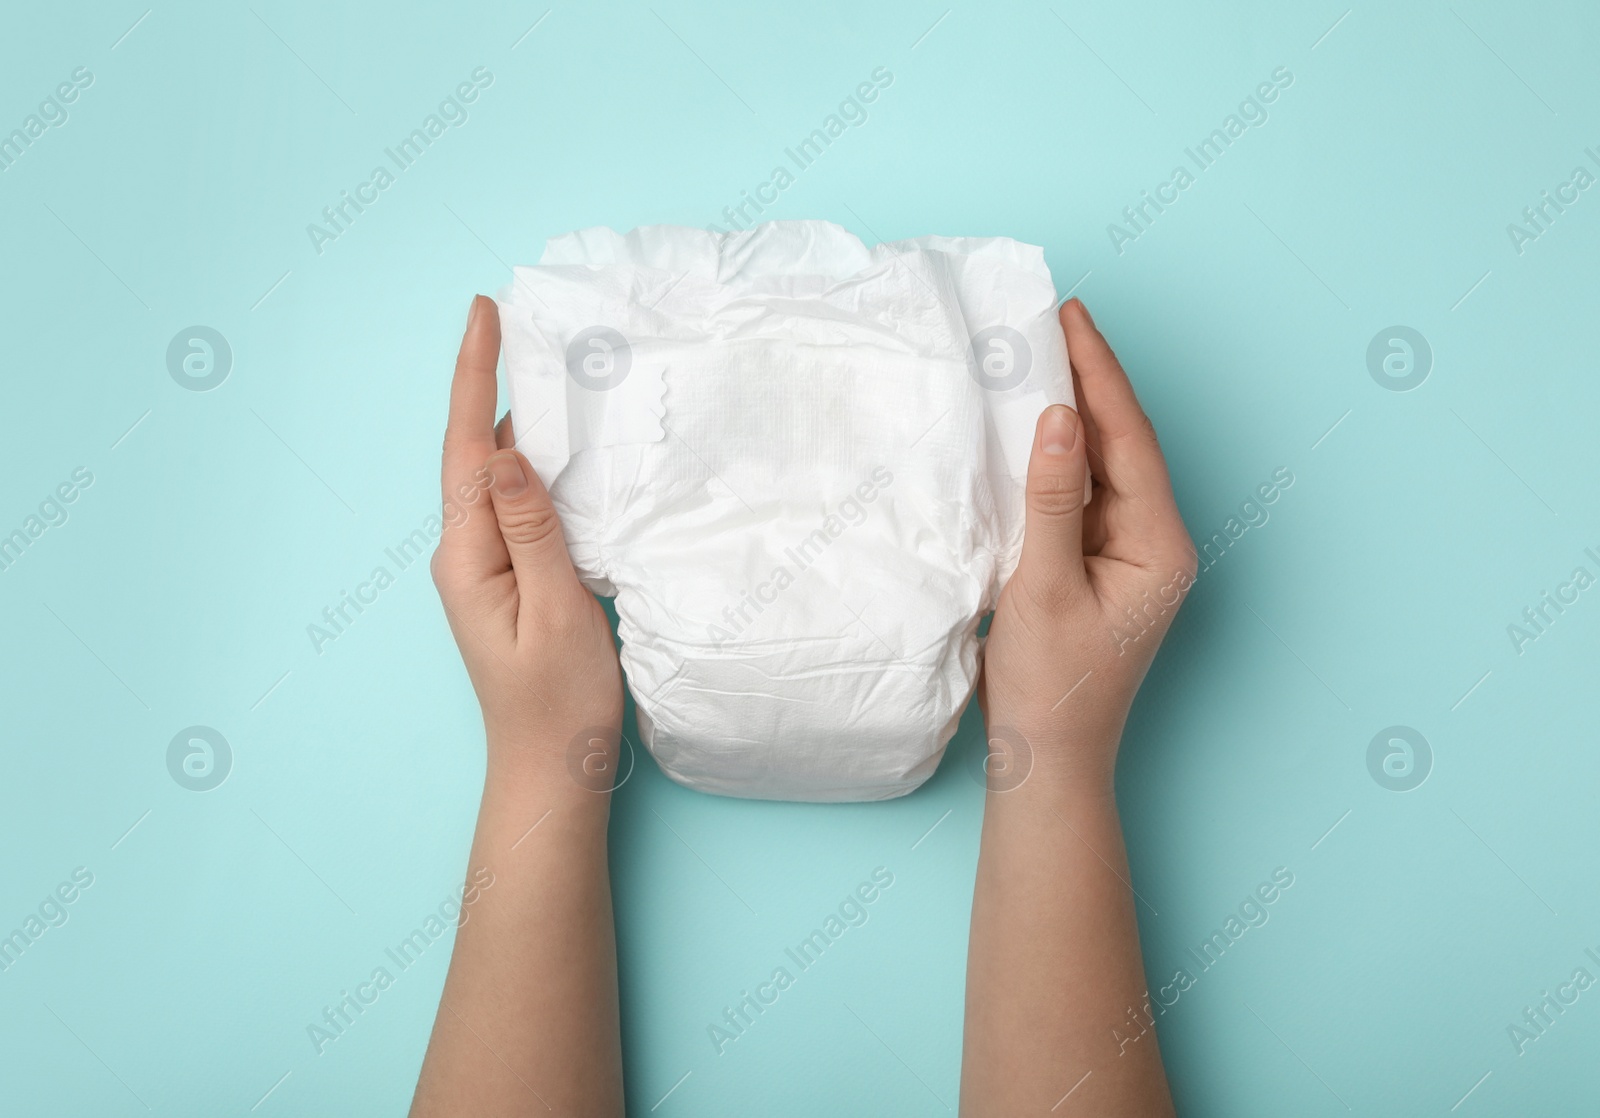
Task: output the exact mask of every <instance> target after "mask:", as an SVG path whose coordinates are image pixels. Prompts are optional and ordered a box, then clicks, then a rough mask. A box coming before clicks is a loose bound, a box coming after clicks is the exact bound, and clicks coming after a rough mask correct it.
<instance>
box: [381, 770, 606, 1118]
mask: <svg viewBox="0 0 1600 1118" xmlns="http://www.w3.org/2000/svg"><path fill="white" fill-rule="evenodd" d="M497 752H500V753H509V752H510V751H509V750H506V751H498V750H497V749H496V748H495V747H494V746H491V749H490V766H489V774H488V778H487V780H486V782H485V789H484V796H483V804H482V807H481V809H480V812H479V816H478V827H477V832H476V834H475V836H474V838H473V843H472V854H471V860H470V862H469V866H468V880H469V882H471V881H472V880H473V875H474V874H480V875H481V873H482V870H483V869H485V868H486V869H487V870H488V871H489V872H490V873H491V874H492V875H493V877H492V882H493V884H492V885H490V886H489V887H488V888H483V889H480V891H479V895H478V897H477V899H476V900H475V901H474V902H473V903H472V904H471V905H470V906H465V907H464V909H463V912H464V918H463V922H462V925H461V927H460V929H459V930H458V932H457V935H456V945H455V953H454V955H453V956H452V957H451V960H450V972H449V975H448V977H447V978H446V980H445V987H444V995H443V998H442V999H441V1003H440V1006H439V1014H438V1017H437V1019H436V1020H435V1023H434V1030H433V1037H432V1039H431V1041H430V1042H429V1045H428V1053H427V1057H426V1058H425V1060H424V1061H423V1066H422V1075H421V1078H420V1080H419V1082H418V1084H417V1093H416V1098H415V1100H414V1101H413V1103H412V1109H411V1113H412V1115H413V1118H433V1116H441V1115H451V1116H454V1115H461V1114H473V1115H521V1114H540V1115H543V1114H548V1113H550V1111H551V1110H554V1111H555V1112H556V1113H559V1114H563V1115H620V1114H621V1113H622V1108H623V1103H622V1099H623V1095H622V1053H621V1041H620V1029H619V1023H618V1012H617V964H616V940H615V933H614V929H613V924H612V911H611V888H610V881H609V876H608V871H607V863H606V821H607V815H608V809H609V800H610V793H609V792H604V793H597V792H593V791H590V790H588V789H586V788H583V787H581V786H580V785H579V784H578V783H577V782H576V781H574V780H573V779H571V778H570V777H569V775H568V774H567V772H566V771H565V769H564V767H561V766H562V762H563V756H562V753H561V752H560V750H559V749H558V750H547V751H545V755H546V756H548V757H551V758H553V761H554V764H551V763H549V762H546V763H544V767H543V768H540V767H538V766H536V765H530V764H528V763H527V762H526V760H525V759H524V758H525V755H524V758H518V759H517V761H516V762H515V763H511V764H499V765H497V761H496V754H497Z"/></svg>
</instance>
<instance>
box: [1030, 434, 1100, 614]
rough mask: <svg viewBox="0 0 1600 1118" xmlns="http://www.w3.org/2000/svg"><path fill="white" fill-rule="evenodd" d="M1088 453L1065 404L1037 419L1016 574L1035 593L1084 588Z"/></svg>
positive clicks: (1069, 592) (1059, 592)
mask: <svg viewBox="0 0 1600 1118" xmlns="http://www.w3.org/2000/svg"><path fill="white" fill-rule="evenodd" d="M1086 455H1087V451H1086V449H1085V446H1084V441H1083V421H1082V420H1081V419H1079V417H1078V413H1077V412H1075V411H1073V410H1072V409H1071V408H1069V407H1067V406H1066V405H1065V404H1052V405H1051V406H1050V407H1048V408H1046V409H1045V410H1044V412H1043V413H1042V414H1041V415H1040V416H1039V424H1038V427H1037V429H1036V431H1035V433H1034V438H1033V455H1032V457H1031V458H1030V459H1029V460H1028V490H1027V531H1026V533H1025V535H1024V536H1023V539H1022V559H1021V561H1020V563H1019V564H1018V569H1019V570H1021V571H1026V572H1027V577H1028V580H1029V583H1030V584H1031V585H1032V586H1033V588H1034V589H1036V590H1039V591H1043V592H1044V593H1046V594H1052V595H1056V594H1061V595H1067V594H1072V593H1074V592H1076V591H1078V590H1080V589H1082V588H1084V587H1085V586H1087V584H1088V576H1087V575H1086V573H1085V571H1084V567H1083V504H1084V496H1085V494H1084V490H1085V485H1084V479H1085V478H1086V477H1087V473H1086V472H1085V471H1086V462H1087V459H1086Z"/></svg>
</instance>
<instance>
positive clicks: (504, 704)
mask: <svg viewBox="0 0 1600 1118" xmlns="http://www.w3.org/2000/svg"><path fill="white" fill-rule="evenodd" d="M499 356H500V313H499V308H498V307H496V306H495V303H494V301H493V300H492V299H489V298H487V297H485V296H483V295H479V296H477V297H476V298H475V299H474V300H473V301H472V312H471V315H470V317H469V318H468V321H467V333H466V337H465V338H463V339H462V342H461V354H460V356H459V357H457V359H456V371H455V379H454V381H453V382H452V383H451V386H450V422H449V426H448V428H447V429H446V431H445V437H444V479H443V480H444V501H445V523H446V530H445V532H444V535H443V537H442V538H441V539H440V541H439V547H438V550H436V551H435V552H434V556H433V580H434V583H435V584H436V585H437V586H438V588H439V597H440V598H441V599H442V600H443V602H444V608H445V612H446V613H447V614H448V615H449V618H450V629H451V631H452V632H453V633H454V634H455V638H456V644H457V645H458V646H460V649H461V658H462V659H463V660H465V661H466V665H467V674H468V675H469V676H471V677H472V686H473V688H474V689H475V690H476V691H477V693H478V702H479V704H480V705H481V706H482V708H483V721H484V728H485V730H486V731H487V734H488V739H489V765H490V770H491V774H492V773H493V772H494V771H495V770H497V769H500V768H505V767H509V768H512V769H517V770H521V771H528V770H532V771H534V772H536V773H538V774H545V775H548V774H549V773H551V772H552V771H553V770H554V769H555V768H561V769H565V767H566V766H567V759H566V754H567V750H568V747H569V745H570V744H571V743H572V742H573V741H574V740H575V739H576V738H577V737H578V735H580V734H583V733H585V732H586V731H592V730H597V729H604V730H606V731H608V732H613V733H615V734H620V733H621V727H622V672H621V669H620V668H619V667H618V665H617V650H616V645H615V643H613V640H612V636H611V629H610V626H609V625H608V624H607V622H606V616H605V611H604V610H602V609H601V607H600V603H599V602H597V601H596V600H595V598H594V595H592V594H590V593H589V591H587V590H586V589H584V587H583V585H582V584H581V583H580V582H579V581H578V577H577V574H576V573H575V572H574V571H573V568H572V561H571V559H570V558H569V557H568V555H567V546H566V541H565V540H564V539H563V538H562V535H561V523H560V521H559V520H558V519H557V517H556V511H555V508H554V507H553V506H552V505H551V503H550V494H549V493H547V492H546V491H545V487H544V484H543V483H542V482H541V481H540V480H539V475H538V474H536V473H534V471H533V467H532V466H530V465H529V464H528V460H527V459H526V458H524V457H523V456H522V454H521V453H519V452H518V451H517V450H516V449H515V448H514V447H513V446H512V438H511V424H510V417H509V416H507V418H506V419H505V420H503V421H502V422H501V423H500V425H499V427H498V428H497V427H496V426H495V422H494V414H495V365H496V363H497V361H498V360H499ZM485 490H487V491H488V497H487V499H485V497H484V491H485ZM615 744H616V741H615V737H611V738H610V745H611V746H613V747H614V746H615ZM585 748H587V747H585Z"/></svg>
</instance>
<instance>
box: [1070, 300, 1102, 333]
mask: <svg viewBox="0 0 1600 1118" xmlns="http://www.w3.org/2000/svg"><path fill="white" fill-rule="evenodd" d="M1074 302H1076V303H1077V304H1078V309H1079V310H1080V311H1082V312H1083V317H1084V318H1087V319H1088V320H1089V325H1090V326H1094V315H1092V314H1090V313H1089V305H1088V304H1087V303H1085V302H1084V301H1083V300H1082V299H1074ZM1095 329H1096V330H1098V329H1099V327H1098V326H1095Z"/></svg>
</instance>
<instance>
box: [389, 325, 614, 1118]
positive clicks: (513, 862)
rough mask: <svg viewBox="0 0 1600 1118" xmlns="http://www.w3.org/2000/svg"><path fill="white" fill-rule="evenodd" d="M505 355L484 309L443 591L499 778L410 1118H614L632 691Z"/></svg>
mask: <svg viewBox="0 0 1600 1118" xmlns="http://www.w3.org/2000/svg"><path fill="white" fill-rule="evenodd" d="M499 356H500V312H499V309H498V308H497V307H496V306H495V304H494V302H493V301H492V300H490V299H486V298H484V297H483V296H482V295H480V296H478V297H477V298H476V299H474V300H473V302H472V314H471V317H470V318H469V319H468V320H467V336H466V337H465V338H464V339H463V340H462V342H461V356H460V357H458V358H457V359H456V375H455V380H454V382H453V383H452V384H451V386H450V424H449V427H448V429H447V430H446V431H445V437H444V511H445V524H446V528H445V533H444V537H443V538H442V539H441V540H440V541H439V548H438V550H437V551H436V552H434V556H433V580H434V582H435V583H437V584H438V587H439V597H440V598H441V599H443V601H444V608H445V612H446V613H448V614H449V616H450V628H451V630H452V631H453V632H454V633H455V637H456V644H458V645H460V646H461V658H462V659H463V660H465V661H466V662H467V674H468V675H470V676H471V677H472V686H473V688H474V689H476V691H477V692H478V702H479V703H480V704H481V705H482V707H483V724H484V728H485V730H486V731H487V734H488V739H489V764H488V772H487V778H486V779H485V781H484V790H483V803H482V805H481V807H480V808H479V809H478V827H477V831H476V833H475V834H474V836H473V840H472V852H471V854H470V855H469V857H468V862H467V885H466V886H465V887H464V888H463V890H462V892H461V894H459V895H460V896H461V918H460V927H459V930H458V931H457V932H456V942H455V949H454V951H453V953H452V954H451V957H450V973H449V975H448V976H447V977H446V978H445V985H444V993H443V995H442V996H441V998H440V1000H439V1013H438V1016H437V1018H436V1019H435V1021H434V1028H433V1037H432V1039H431V1040H430V1041H429V1042H428V1054H427V1056H426V1058H425V1059H424V1061H423V1065H422V1072H421V1075H420V1077H419V1079H418V1082H417V1093H416V1097H415V1099H414V1100H413V1102H412V1107H411V1114H412V1116H413V1118H446V1116H449V1118H454V1116H455V1115H461V1114H471V1115H474V1116H482V1118H491V1116H500V1115H505V1116H508V1118H509V1116H510V1115H526V1114H550V1113H556V1114H564V1115H566V1114H570V1115H575V1116H586V1115H605V1116H607V1118H611V1116H614V1115H620V1114H622V1113H623V1092H622V1042H621V1035H622V1034H621V1027H620V1023H619V1018H618V1012H617V952H616V938H615V933H614V930H613V924H612V912H611V884H610V879H609V878H608V876H607V857H606V821H607V818H608V814H609V811H610V803H611V797H610V790H611V778H612V776H613V774H614V773H615V772H616V767H615V764H614V761H615V756H616V753H615V748H616V745H617V742H618V739H619V738H620V736H621V733H622V673H621V669H620V668H619V667H618V666H617V651H616V646H615V645H614V644H613V643H612V640H611V629H610V627H609V626H608V625H607V624H606V616H605V613H604V611H602V610H601V608H600V603H599V602H597V601H595V599H594V596H593V595H591V594H590V593H589V592H588V591H587V590H585V589H584V588H583V586H582V584H580V583H579V582H578V577H577V575H576V574H575V573H574V572H573V569H572V562H571V560H570V559H568V557H567V547H566V542H565V541H564V540H563V539H562V537H561V525H560V523H559V522H558V521H557V519H556V512H555V509H554V508H553V507H552V506H551V504H550V495H549V494H548V493H547V492H545V488H544V486H543V485H542V484H541V483H540V481H539V477H538V475H537V474H535V473H534V472H533V468H532V467H531V466H529V465H528V460H527V459H526V458H524V457H523V456H522V455H521V454H518V453H517V451H516V450H515V449H514V448H513V447H512V445H511V441H512V440H511V427H510V424H509V423H507V422H502V423H501V424H500V426H499V428H498V429H497V428H496V427H495V423H494V411H495V379H494V369H495V364H496V362H497V361H498V359H499ZM497 448H498V449H497ZM485 489H487V490H488V496H487V497H485V496H484V490H485ZM574 747H576V749H575V748H574ZM574 761H576V762H577V763H576V764H575V763H574ZM580 766H581V767H580Z"/></svg>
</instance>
